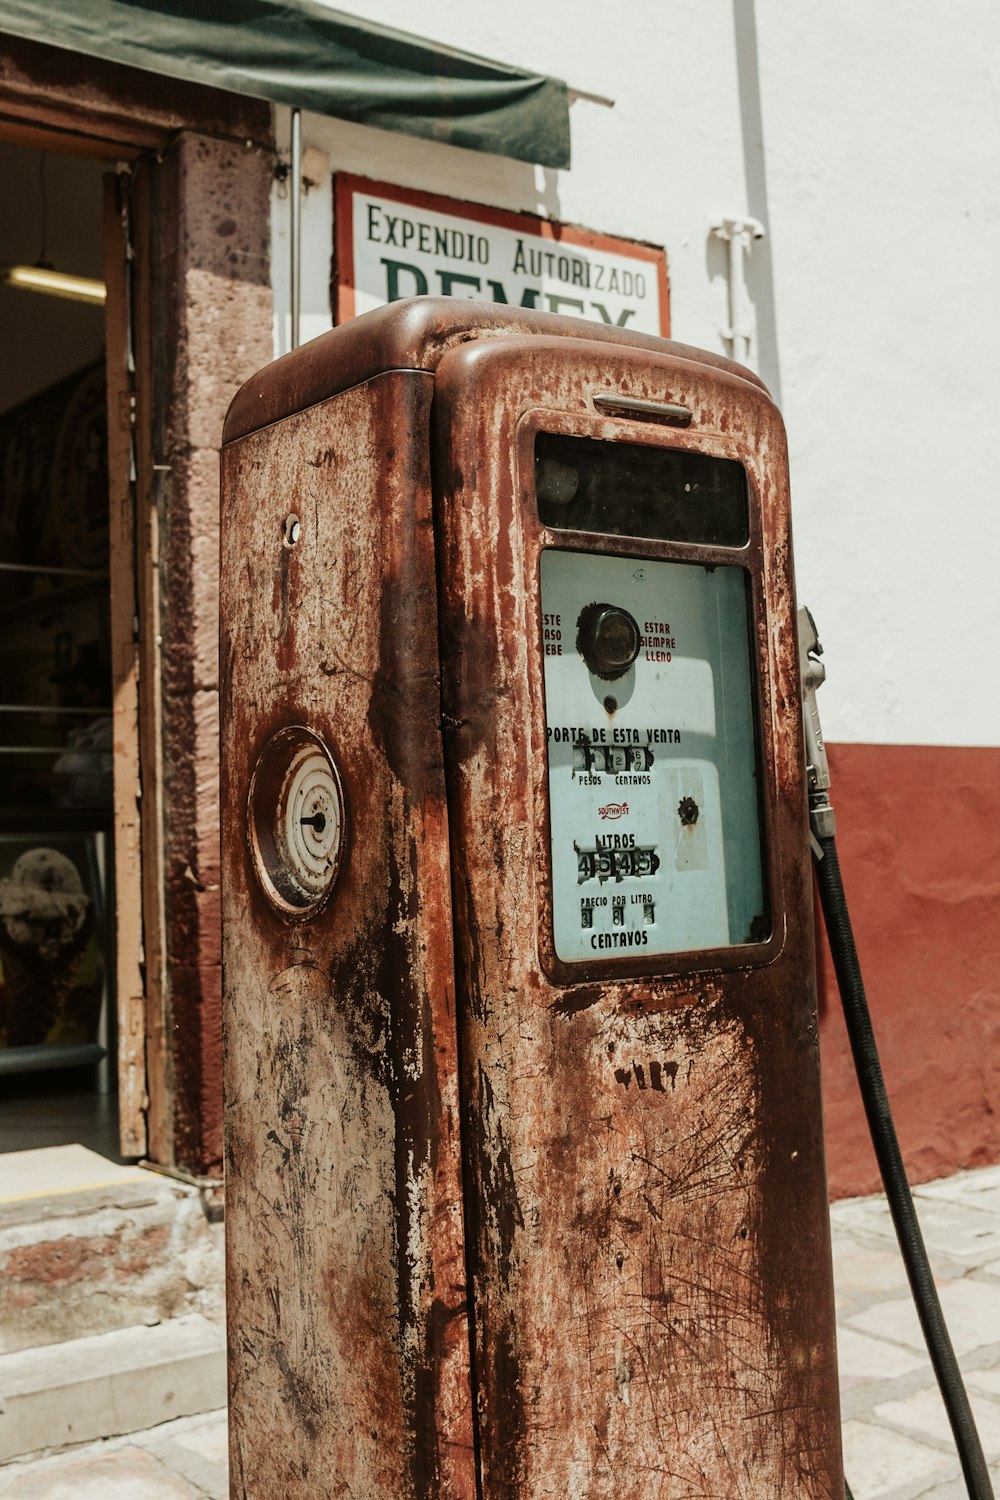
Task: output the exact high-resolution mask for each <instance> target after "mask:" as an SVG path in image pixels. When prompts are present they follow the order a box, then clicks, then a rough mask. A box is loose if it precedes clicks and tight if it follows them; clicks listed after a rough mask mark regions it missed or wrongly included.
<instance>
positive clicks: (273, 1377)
mask: <svg viewBox="0 0 1000 1500" xmlns="http://www.w3.org/2000/svg"><path fill="white" fill-rule="evenodd" d="M220 608H221V618H222V635H221V653H222V656H221V660H222V681H223V705H222V743H223V785H222V828H223V848H222V866H223V881H224V883H223V943H224V949H223V959H224V1020H225V1041H226V1056H225V1088H226V1132H227V1137H226V1139H227V1145H226V1151H227V1157H226V1171H227V1257H228V1297H229V1313H228V1316H229V1320H230V1423H231V1466H232V1467H231V1472H232V1475H233V1480H232V1483H233V1486H234V1488H233V1493H234V1494H236V1495H240V1496H243V1495H246V1496H259V1497H261V1500H263V1497H270V1496H272V1495H276V1494H281V1495H282V1496H288V1497H300V1496H301V1497H302V1500H305V1497H307V1496H308V1497H310V1500H312V1497H314V1496H315V1495H317V1494H320V1493H329V1494H345V1495H347V1494H350V1495H353V1496H366V1497H367V1496H370V1497H373V1500H374V1497H397V1496H398V1497H404V1496H406V1497H414V1500H415V1497H421V1500H422V1497H431V1496H441V1497H456V1500H457V1497H463V1500H473V1497H474V1496H476V1495H477V1494H478V1495H482V1496H483V1497H486V1500H514V1497H515V1496H516V1497H518V1500H528V1497H536V1496H537V1497H541V1496H543V1495H551V1494H566V1495H573V1496H580V1497H586V1500H605V1497H607V1500H611V1497H615V1500H640V1497H643V1500H645V1497H653V1496H656V1497H658V1500H673V1497H676V1500H680V1497H682V1496H689V1495H695V1494H697V1495H699V1496H706V1497H707V1496H713V1497H715V1496H717V1497H719V1500H723V1497H726V1500H734V1497H738V1500H758V1497H759V1500H764V1497H767V1500H773V1497H774V1496H776V1495H781V1496H782V1497H785V1496H788V1497H803V1500H805V1497H809V1500H813V1497H817V1500H819V1497H824V1500H828V1497H830V1500H832V1497H834V1496H836V1497H837V1500H840V1497H841V1496H842V1495H843V1475H842V1469H841V1458H840V1437H839V1410H838V1399H837V1376H836V1361H835V1349H834V1312H833V1291H832V1274H831V1268H830V1246H829V1229H828V1217H827V1207H826V1189H825V1173H824V1163H823V1141H822V1121H821V1108H820V1093H819V1070H818V1051H817V1045H818V1044H817V1028H816V1015H815V979H814V959H813V927H812V891H811V878H810V870H809V860H808V840H807V833H806V798H805V785H804V758H803V747H802V719H801V708H800V688H799V676H798V654H797V641H796V629H795V600H794V588H793V578H792V562H791V548H790V530H789V503H788V476H787V456H786V449H785V439H784V431H783V427H782V423H781V419H780V416H779V414H778V412H777V410H776V408H775V407H774V405H773V403H772V402H771V400H770V398H769V396H768V394H767V392H766V391H765V389H764V388H763V386H762V385H761V383H760V382H759V381H758V380H757V379H756V377H755V376H753V375H752V374H751V373H750V372H748V371H747V370H744V369H742V368H740V367H738V366H735V365H732V364H730V363H728V362H727V361H725V360H723V359H721V358H718V357H715V356H712V355H709V354H705V353H703V352H701V351H697V350H694V349H691V348H688V347H686V346H684V345H680V344H676V343H671V342H666V341H664V340H660V339H655V338H651V337H648V336H645V335H637V334H636V335H630V334H629V333H628V332H627V330H622V329H617V328H607V327H604V326H602V325H592V324H584V323H582V322H580V321H579V320H576V319H569V318H558V317H552V316H546V315H543V314H536V313H533V312H530V311H524V310H519V309H513V308H507V307H498V306H495V305H494V306H489V307H485V306H479V305H476V304H472V303H466V302H463V301H458V300H452V299H446V300H445V299H441V300H439V299H431V298H421V299H417V300H415V301H412V302H409V303H401V304H397V305H395V306H392V307H388V308H384V309H381V310H379V311H377V312H375V313H371V314H368V315H366V316H365V317H362V318H359V319H357V320H355V321H354V322H352V323H350V324H347V325H345V326H344V327H342V328H338V329H336V330H334V331H333V332H332V333H330V334H328V335H326V336H324V337H323V338H321V339H318V340H315V341H314V342H313V343H312V344H309V345H307V346H305V347H304V348H303V349H300V350H298V351H296V352H295V353H293V354H291V355H288V356H286V357H285V358H284V359H281V360H278V361H276V362H275V363H274V364H273V365H271V366H269V367H267V369H265V370H264V371H262V372H261V373H260V374H258V375H257V376H255V377H254V378H253V379H252V380H251V381H249V382H248V383H247V385H246V386H244V388H243V389H242V391H241V392H240V393H239V394H238V396H237V397H236V399H235V401H234V402H233V405H232V407H231V409H230V413H229V417H228V419H227V423H226V431H225V440H224V448H223V536H222V573H221V596H220Z"/></svg>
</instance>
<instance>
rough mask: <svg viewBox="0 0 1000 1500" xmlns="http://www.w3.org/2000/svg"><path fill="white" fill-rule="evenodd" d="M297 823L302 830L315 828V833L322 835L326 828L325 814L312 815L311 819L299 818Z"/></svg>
mask: <svg viewBox="0 0 1000 1500" xmlns="http://www.w3.org/2000/svg"><path fill="white" fill-rule="evenodd" d="M299 822H300V823H301V824H302V826H303V828H315V830H316V832H317V833H322V832H323V829H324V828H325V827H326V814H325V813H321V812H318V813H313V815H312V817H311V818H300V819H299Z"/></svg>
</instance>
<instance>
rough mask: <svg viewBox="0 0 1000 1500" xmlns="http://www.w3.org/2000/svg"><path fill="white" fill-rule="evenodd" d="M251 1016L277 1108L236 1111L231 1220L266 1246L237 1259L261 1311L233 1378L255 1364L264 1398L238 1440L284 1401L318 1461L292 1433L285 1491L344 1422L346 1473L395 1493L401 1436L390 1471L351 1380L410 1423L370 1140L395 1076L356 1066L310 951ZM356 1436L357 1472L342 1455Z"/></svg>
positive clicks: (379, 1170)
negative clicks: (304, 1461)
mask: <svg viewBox="0 0 1000 1500" xmlns="http://www.w3.org/2000/svg"><path fill="white" fill-rule="evenodd" d="M244 993H245V998H246V1000H249V999H250V997H249V996H248V995H246V992H244ZM317 1009H320V1010H321V1012H322V1013H323V1014H324V1015H325V1016H327V1017H328V1024H327V1026H325V1027H324V1028H322V1029H315V1028H314V1027H313V1026H312V1024H311V1017H313V1016H314V1015H315V1014H316V1011H317ZM241 1019H242V1024H241V1027H240V1030H239V1034H238V1040H237V1041H236V1043H235V1045H236V1046H237V1047H238V1050H239V1054H240V1058H239V1062H238V1065H241V1066H242V1067H243V1068H244V1069H246V1070H247V1071H248V1072H249V1071H250V1070H252V1076H255V1077H256V1080H257V1086H256V1089H255V1097H256V1099H257V1100H258V1101H261V1102H263V1101H273V1102H274V1104H275V1105H276V1109H275V1111H274V1112H273V1113H268V1114H266V1115H265V1114H264V1113H263V1112H262V1110H261V1109H260V1107H259V1106H258V1108H257V1109H256V1110H254V1109H253V1108H248V1109H247V1110H246V1111H241V1113H242V1115H243V1122H244V1128H245V1130H246V1132H247V1134H248V1135H249V1136H251V1137H252V1139H253V1144H254V1152H255V1155H256V1158H257V1159H256V1163H255V1168H254V1171H253V1174H252V1180H251V1181H250V1182H247V1181H244V1182H243V1183H242V1184H241V1186H240V1188H238V1189H237V1191H236V1193H235V1194H234V1197H235V1206H234V1211H233V1213H232V1214H231V1215H230V1222H229V1233H230V1234H233V1235H238V1234H240V1233H241V1232H243V1233H248V1234H250V1235H252V1236H253V1240H252V1241H251V1242H250V1243H251V1244H252V1243H253V1241H256V1242H257V1243H258V1245H259V1246H260V1248H259V1249H258V1250H257V1251H256V1253H255V1254H254V1256H253V1257H252V1258H251V1257H250V1256H249V1255H248V1254H247V1253H246V1252H247V1251H248V1250H249V1245H246V1243H245V1248H244V1256H243V1257H242V1258H241V1262H240V1276H241V1280H242V1284H243V1295H242V1298H241V1300H243V1299H252V1305H253V1307H254V1322H253V1325H252V1327H250V1328H248V1329H247V1330H246V1331H245V1335H244V1337H243V1338H242V1339H239V1338H238V1339H237V1340H236V1343H235V1347H236V1350H237V1352H238V1351H240V1350H242V1353H243V1359H242V1372H241V1373H237V1374H236V1376H235V1379H236V1380H237V1381H239V1380H240V1379H241V1378H248V1379H250V1380H252V1381H253V1384H254V1387H255V1398H254V1403H253V1404H252V1405H249V1404H246V1403H244V1402H240V1401H238V1402H235V1403H233V1409H232V1417H231V1420H232V1422H233V1424H234V1436H233V1441H234V1446H236V1447H245V1448H246V1449H247V1450H248V1453H249V1454H250V1455H254V1454H255V1453H256V1450H257V1448H258V1443H259V1431H258V1430H257V1427H258V1424H259V1420H260V1416H259V1414H260V1409H261V1405H265V1406H266V1405H272V1406H273V1409H274V1410H275V1411H279V1410H281V1409H282V1408H283V1409H284V1410H285V1412H286V1414H287V1415H286V1422H285V1425H286V1430H287V1431H289V1432H301V1434H302V1441H303V1442H304V1443H306V1444H307V1445H308V1448H309V1450H310V1452H311V1455H312V1459H313V1462H312V1465H311V1477H310V1470H309V1469H307V1470H306V1472H303V1471H302V1469H300V1468H299V1467H298V1466H297V1464H296V1447H297V1444H295V1443H288V1442H287V1441H286V1444H285V1462H286V1463H287V1468H286V1470H285V1474H284V1478H283V1483H284V1484H285V1485H286V1486H287V1487H286V1488H285V1489H284V1491H283V1493H285V1494H288V1495H297V1494H299V1493H300V1486H301V1487H302V1488H301V1493H302V1494H307V1493H309V1492H310V1488H311V1485H312V1484H314V1483H315V1482H317V1481H318V1480H319V1479H320V1477H321V1475H322V1472H323V1467H324V1462H323V1444H322V1442H321V1441H320V1440H321V1438H322V1434H323V1429H324V1428H326V1429H327V1430H328V1431H329V1430H331V1429H332V1430H336V1431H337V1434H338V1442H337V1447H336V1452H337V1471H338V1477H340V1478H342V1479H343V1480H345V1481H349V1482H350V1483H351V1484H352V1486H357V1487H359V1492H364V1487H365V1486H367V1485H374V1486H376V1488H377V1487H378V1486H379V1485H384V1492H385V1493H391V1492H392V1485H393V1483H395V1482H396V1480H395V1479H394V1477H393V1475H392V1473H391V1469H390V1467H389V1466H391V1464H392V1462H393V1459H394V1457H395V1455H394V1454H393V1451H392V1449H393V1445H392V1444H390V1445H388V1447H387V1451H386V1453H385V1454H384V1456H383V1459H382V1465H384V1466H386V1467H385V1471H384V1472H380V1462H379V1456H378V1448H377V1445H375V1444H374V1443H373V1442H372V1440H371V1434H370V1432H369V1431H368V1430H366V1427H365V1425H364V1424H363V1423H362V1422H361V1420H360V1419H361V1416H362V1412H361V1411H359V1409H358V1403H357V1402H356V1400H355V1399H354V1398H353V1395H352V1392H353V1390H354V1389H356V1388H355V1387H354V1386H352V1382H353V1381H359V1382H360V1383H361V1385H362V1387H367V1388H372V1387H375V1388H377V1389H378V1390H379V1392H380V1401H381V1404H382V1407H383V1411H384V1420H385V1424H386V1428H387V1430H389V1431H398V1430H399V1427H400V1425H401V1424H402V1391H401V1388H400V1383H399V1376H398V1369H397V1366H398V1355H397V1353H396V1351H395V1344H396V1340H397V1339H398V1333H399V1330H398V1320H397V1318H396V1316H395V1309H394V1286H393V1276H392V1263H393V1243H392V1239H393V1221H392V1213H391V1193H392V1181H391V1176H390V1177H389V1180H388V1181H387V1180H386V1178H387V1172H386V1153H385V1151H381V1152H380V1151H377V1150H372V1149H371V1147H372V1141H373V1139H378V1138H381V1139H383V1140H386V1141H389V1142H391V1132H392V1118H391V1110H390V1108H389V1100H388V1094H387V1090H386V1089H385V1088H384V1086H382V1085H380V1084H379V1083H378V1082H377V1081H375V1080H373V1079H372V1078H371V1077H370V1076H366V1075H365V1074H363V1073H361V1072H360V1071H359V1070H358V1068H357V1065H356V1063H355V1062H354V1059H353V1057H352V1053H351V1049H350V1047H349V1046H348V1043H347V1039H346V1036H345V1034H344V1030H343V1027H342V1026H340V1025H338V1023H337V1012H336V1009H335V1008H334V1007H333V1006H332V1005H331V995H330V985H329V981H328V980H327V978H326V976H324V975H323V974H322V973H320V972H319V971H318V970H316V969H314V968H312V967H310V966H308V965H302V966H298V967H295V968H291V969H288V970H286V971H285V972H284V973H283V974H281V975H279V976H278V978H277V979H276V980H275V981H274V983H273V984H272V985H271V986H270V988H269V990H268V991H267V992H266V995H261V996H260V997H259V1003H258V1004H256V1005H255V1004H252V1003H246V1004H244V1006H243V1007H242V1018H241ZM362 1123H363V1129H362ZM233 1134H234V1137H236V1136H238V1135H239V1134H240V1132H239V1125H238V1122H236V1121H234V1129H233ZM239 1160H240V1158H239V1157H237V1159H236V1162H235V1163H234V1165H237V1166H238V1165H239ZM359 1319H360V1321H359ZM331 1332H332V1333H333V1335H334V1336H333V1337H332V1338H331ZM345 1341H348V1342H345ZM246 1423H249V1424H250V1427H249V1429H248V1430H247V1431H244V1430H243V1427H244V1424H246ZM352 1449H353V1452H354V1453H355V1455H356V1457H355V1460H354V1466H353V1474H352V1471H351V1468H350V1467H348V1466H347V1463H346V1462H345V1455H349V1454H350V1453H351V1451H352ZM276 1460H278V1461H280V1460H279V1459H278V1455H277V1454H273V1453H272V1457H271V1459H270V1460H269V1462H271V1463H274V1462H275V1461H276ZM329 1477H331V1478H332V1477H333V1473H332V1471H331V1472H330V1476H329Z"/></svg>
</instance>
